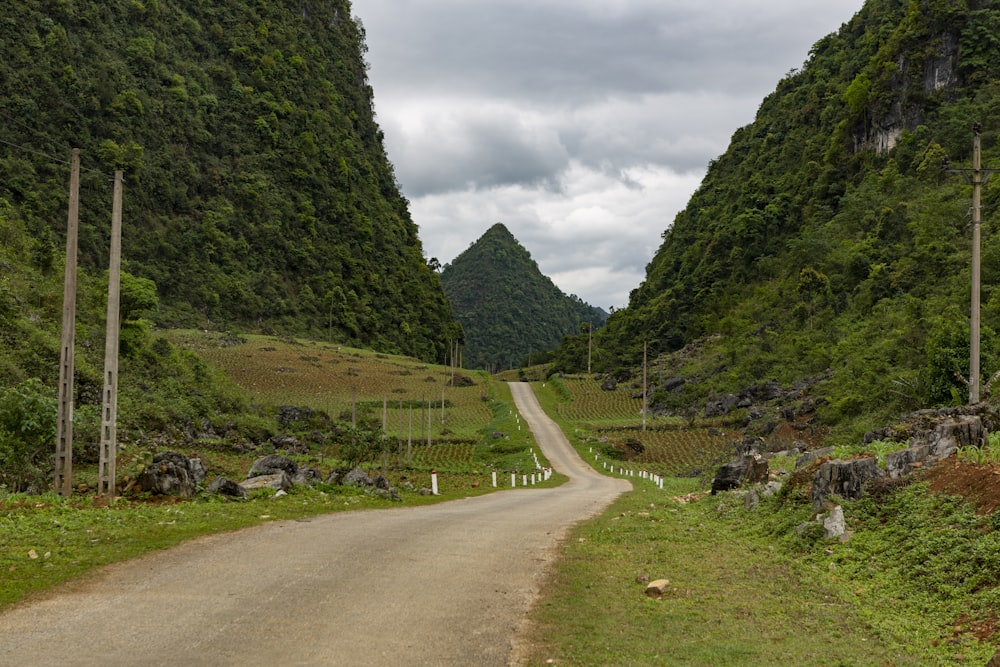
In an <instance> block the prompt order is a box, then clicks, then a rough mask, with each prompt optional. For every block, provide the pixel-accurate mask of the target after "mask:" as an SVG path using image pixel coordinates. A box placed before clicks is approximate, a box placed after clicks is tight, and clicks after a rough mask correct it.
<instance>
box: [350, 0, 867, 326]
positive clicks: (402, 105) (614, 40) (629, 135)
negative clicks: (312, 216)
mask: <svg viewBox="0 0 1000 667" xmlns="http://www.w3.org/2000/svg"><path fill="white" fill-rule="evenodd" d="M863 4H864V3H863V0H714V1H712V2H707V1H706V0H354V2H353V9H354V13H355V15H356V16H358V17H360V19H361V21H362V23H363V24H364V27H365V30H366V32H367V42H368V47H369V52H368V54H367V60H368V62H369V63H370V64H371V69H370V71H369V77H370V80H371V84H372V87H373V88H374V90H375V110H376V113H377V120H378V122H379V124H380V126H381V127H382V130H383V131H384V132H385V140H386V149H387V151H388V154H389V159H390V160H391V161H392V163H393V165H394V166H395V170H396V177H397V179H398V180H399V183H400V185H401V186H402V190H403V194H404V195H406V197H407V198H408V199H409V200H410V210H411V213H412V215H413V220H414V222H415V223H416V224H417V225H418V227H419V229H420V239H421V241H422V243H423V248H424V253H425V255H426V256H427V257H436V258H437V259H438V260H439V261H440V262H441V263H442V264H445V263H448V262H450V261H452V260H453V259H454V258H455V257H456V256H457V255H458V254H460V253H461V252H462V251H463V250H465V249H466V248H468V247H469V245H470V244H472V243H474V242H475V241H476V240H477V239H478V238H479V237H480V236H482V235H483V233H484V232H485V231H486V230H487V229H488V228H489V227H490V226H491V225H493V224H494V223H496V222H502V223H503V224H504V225H506V226H507V228H508V229H509V230H510V231H511V233H512V234H513V235H514V236H515V237H516V238H517V240H518V241H520V243H521V244H522V245H523V246H524V247H525V248H526V249H527V250H528V252H529V253H531V256H532V258H533V259H534V260H535V261H536V262H537V263H538V266H539V268H540V269H541V271H542V273H544V274H545V275H547V276H549V277H550V278H551V279H552V280H553V281H554V282H555V283H556V285H558V286H559V287H560V289H562V290H563V291H564V292H566V293H567V294H575V295H577V296H579V297H580V298H581V299H583V300H584V301H586V302H587V303H589V304H591V305H594V306H600V307H602V308H604V309H605V310H609V309H610V307H611V306H614V307H615V308H616V309H617V308H621V307H624V306H625V305H627V303H628V294H629V292H630V291H631V290H633V289H635V288H636V287H638V286H639V284H640V283H641V282H642V280H643V278H644V277H645V267H646V264H647V263H648V262H649V260H650V259H651V258H652V256H653V253H654V252H655V251H656V249H657V247H658V246H659V244H660V241H661V234H662V233H663V232H664V230H666V229H667V228H668V227H669V226H670V225H671V224H672V223H673V220H674V216H675V215H676V214H677V212H678V211H680V210H682V209H683V208H684V206H685V205H686V204H687V201H688V199H689V198H690V196H691V194H692V193H693V192H694V191H695V189H696V188H697V187H698V184H699V183H700V182H701V179H702V178H703V177H704V174H705V169H706V167H707V165H708V162H709V161H710V160H712V159H714V158H717V157H718V156H719V155H721V154H722V153H723V152H724V151H725V150H726V147H727V146H728V144H729V140H730V138H731V137H732V134H733V132H734V131H736V129H738V128H739V127H742V126H744V125H747V124H748V123H751V122H752V121H753V119H754V115H755V114H756V111H757V108H758V107H759V106H760V102H761V101H762V100H763V98H764V97H765V96H766V95H767V94H768V93H770V92H772V91H773V90H774V88H775V86H776V85H777V83H778V81H779V80H780V79H781V78H782V77H783V76H785V75H786V74H787V73H788V72H789V71H790V70H792V69H796V68H800V67H801V66H802V65H803V63H804V62H805V60H806V58H807V57H808V55H809V49H810V48H811V47H812V45H813V44H815V43H816V42H817V41H818V40H819V39H820V38H821V37H823V36H824V35H827V34H829V33H831V32H835V31H836V30H838V29H839V28H840V26H841V24H842V23H845V22H847V21H849V20H850V19H851V17H852V16H853V15H854V14H855V13H857V12H858V11H859V10H860V9H861V7H862V6H863Z"/></svg>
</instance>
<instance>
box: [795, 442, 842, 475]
mask: <svg viewBox="0 0 1000 667" xmlns="http://www.w3.org/2000/svg"><path fill="white" fill-rule="evenodd" d="M831 454H833V447H823V448H822V449H814V450H813V451H811V452H806V453H805V454H803V455H802V456H800V457H799V458H798V459H796V461H795V469H796V470H801V469H802V468H805V467H806V466H807V465H809V464H810V463H812V462H813V461H815V460H816V459H821V458H823V457H824V456H830V455H831Z"/></svg>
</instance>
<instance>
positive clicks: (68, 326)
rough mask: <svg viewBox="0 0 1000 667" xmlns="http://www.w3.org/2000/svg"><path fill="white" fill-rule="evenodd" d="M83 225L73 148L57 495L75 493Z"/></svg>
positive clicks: (76, 153)
mask: <svg viewBox="0 0 1000 667" xmlns="http://www.w3.org/2000/svg"><path fill="white" fill-rule="evenodd" d="M79 225H80V149H79V148H74V149H73V157H72V160H71V163H70V176H69V215H68V219H67V222H66V269H65V279H64V282H63V312H62V345H61V353H60V361H59V415H58V419H57V426H56V428H57V433H56V472H55V490H56V493H58V494H60V495H62V496H65V497H67V498H68V497H69V496H70V495H72V493H73V372H74V362H73V348H74V346H75V344H76V255H77V246H78V243H77V236H78V234H77V232H78V229H79Z"/></svg>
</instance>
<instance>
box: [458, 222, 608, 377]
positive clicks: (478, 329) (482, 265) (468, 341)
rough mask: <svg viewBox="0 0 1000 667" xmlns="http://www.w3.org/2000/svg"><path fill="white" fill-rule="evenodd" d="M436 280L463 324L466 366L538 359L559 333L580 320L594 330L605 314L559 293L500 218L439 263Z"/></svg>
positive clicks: (498, 367) (568, 330)
mask: <svg viewBox="0 0 1000 667" xmlns="http://www.w3.org/2000/svg"><path fill="white" fill-rule="evenodd" d="M441 284H442V286H443V288H444V291H445V294H446V295H447V296H448V299H449V301H450V302H451V304H452V308H453V309H454V312H455V318H456V319H457V320H458V322H459V323H460V324H461V325H462V329H463V331H464V361H465V365H466V366H468V367H470V368H492V369H496V370H503V369H506V368H510V367H513V366H520V365H525V364H528V365H530V363H533V362H538V361H541V360H543V359H544V358H545V352H547V351H548V350H550V349H551V348H553V347H555V346H556V345H557V344H558V343H559V341H560V340H561V339H562V337H563V336H565V335H567V334H572V333H576V332H578V331H579V330H580V326H581V325H582V324H584V323H589V325H590V326H592V327H594V329H595V330H596V329H597V328H599V327H600V325H601V324H603V322H604V319H606V317H607V315H606V313H604V311H603V310H601V309H599V308H595V307H593V306H590V305H588V304H585V303H583V301H582V300H580V299H579V297H575V296H568V295H566V294H565V293H563V292H562V290H560V289H559V288H558V287H557V286H556V285H555V283H553V282H552V280H551V279H550V278H548V277H547V276H545V275H543V274H542V272H541V271H540V269H539V268H538V264H537V263H536V262H535V261H534V260H533V259H532V258H531V254H530V253H529V252H528V251H527V250H526V249H525V248H524V246H522V245H521V244H520V243H519V242H518V241H517V239H516V238H514V235H513V234H511V233H510V230H508V229H507V227H505V226H504V225H503V224H502V223H499V222H498V223H496V224H494V225H492V226H491V227H490V228H489V229H487V230H486V232H485V233H484V234H483V235H482V236H481V237H480V238H479V239H478V240H476V241H475V242H474V243H472V244H471V245H470V246H469V248H467V249H466V250H465V251H463V252H462V253H460V254H459V255H458V256H457V257H456V258H455V259H454V260H452V262H451V263H449V264H446V265H445V266H444V267H443V269H442V271H441Z"/></svg>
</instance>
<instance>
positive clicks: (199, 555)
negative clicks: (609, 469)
mask: <svg viewBox="0 0 1000 667" xmlns="http://www.w3.org/2000/svg"><path fill="white" fill-rule="evenodd" d="M511 389H512V391H513V394H514V399H515V401H516V403H517V406H518V409H519V411H520V413H521V415H522V417H523V418H524V420H525V421H527V422H528V424H529V426H530V427H531V429H532V432H533V433H534V434H535V437H536V439H537V441H538V443H539V446H540V447H541V449H542V451H543V452H544V453H545V455H546V457H548V459H549V461H550V462H551V463H552V465H553V467H554V468H555V469H556V470H557V471H559V472H562V473H564V474H566V475H568V476H569V477H570V478H571V481H570V482H569V483H567V484H564V485H563V486H561V487H559V488H552V489H535V488H522V489H508V490H504V491H499V492H496V493H491V494H488V495H485V496H480V497H476V498H468V499H465V500H457V501H452V502H447V503H442V504H438V505H432V506H426V507H413V508H398V509H386V510H374V511H359V512H344V513H339V514H330V515H326V516H321V517H315V518H312V519H308V520H303V521H284V522H275V523H272V524H268V525H265V526H261V527H257V528H252V529H248V530H243V531H239V532H236V533H229V534H225V535H215V536H210V537H206V538H200V539H197V540H193V541H191V542H188V543H185V544H182V545H180V546H178V547H175V548H172V549H169V550H166V551H162V552H158V553H156V554H153V555H150V556H147V557H144V558H140V559H137V560H133V561H128V562H125V563H120V564H117V565H113V566H111V567H108V568H105V569H103V570H101V571H100V572H99V573H97V574H96V575H95V576H92V577H87V578H85V579H84V580H82V581H78V582H74V583H72V584H70V585H68V586H65V587H64V588H62V589H60V590H59V591H57V592H56V593H55V594H53V595H51V596H46V597H45V598H44V599H42V600H39V601H36V602H33V603H30V604H23V605H20V606H18V607H16V608H14V609H12V610H10V611H9V612H7V613H5V614H3V615H0V665H12V666H13V665H17V666H19V667H20V666H23V665H33V666H36V667H48V666H56V665H58V666H65V667H76V666H82V667H86V666H90V665H94V666H98V665H100V666H101V667H118V666H131V665H185V666H189V665H274V666H278V665H281V666H285V665H345V666H351V667H355V666H358V665H364V666H366V667H367V666H378V665H421V666H432V665H441V666H452V665H462V666H463V667H464V666H479V665H498V666H499V665H509V664H512V663H516V661H517V636H518V632H519V629H520V628H521V627H522V625H523V623H524V619H525V616H526V613H527V611H528V609H529V608H530V605H531V603H532V601H533V599H534V598H535V596H536V594H537V592H538V588H539V586H540V584H541V582H542V579H543V576H544V571H545V568H546V566H547V564H549V563H550V562H551V561H552V559H553V558H554V557H555V556H556V550H557V547H558V545H559V542H560V540H561V539H562V538H563V537H564V536H565V534H566V531H567V529H568V528H569V527H570V526H572V525H573V524H574V523H577V522H579V521H580V520H582V519H585V518H588V517H590V516H593V515H594V514H596V513H598V512H600V511H601V510H602V509H604V508H605V507H606V506H607V505H608V504H609V503H610V502H611V501H612V500H613V499H614V498H615V497H617V496H618V495H619V494H620V493H622V492H623V491H626V490H628V489H629V488H630V485H629V483H628V482H626V481H624V480H617V479H612V478H608V477H605V476H603V475H599V474H598V473H596V472H594V471H593V470H591V468H590V467H589V466H587V465H586V464H585V463H584V462H583V461H581V460H580V458H579V457H578V456H577V455H576V453H575V452H574V451H573V450H572V448H571V447H570V445H569V443H568V442H567V441H566V438H565V437H564V436H563V434H562V432H561V431H560V430H559V428H558V427H557V426H556V425H555V424H554V423H553V422H552V421H551V420H550V419H549V418H548V417H546V416H545V414H544V413H543V412H542V411H541V409H540V408H539V407H538V403H537V401H536V400H535V397H534V394H533V393H532V391H531V388H530V386H529V385H527V384H524V383H513V384H511Z"/></svg>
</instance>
